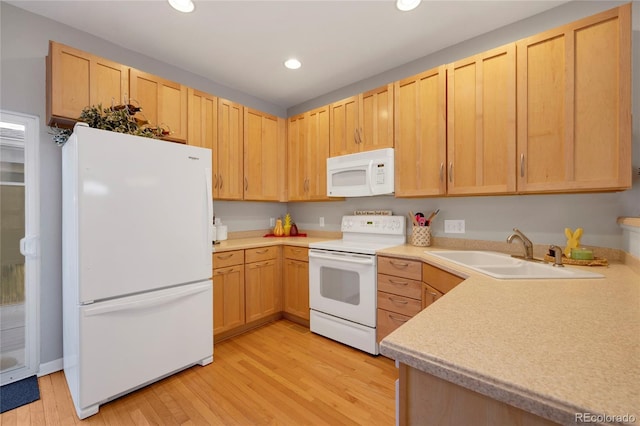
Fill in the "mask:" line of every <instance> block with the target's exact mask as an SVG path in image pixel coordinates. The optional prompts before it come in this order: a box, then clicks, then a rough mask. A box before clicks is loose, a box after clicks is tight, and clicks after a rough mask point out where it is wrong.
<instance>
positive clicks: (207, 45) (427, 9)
mask: <svg viewBox="0 0 640 426" xmlns="http://www.w3.org/2000/svg"><path fill="white" fill-rule="evenodd" d="M565 2H566V0H562V1H560V0H558V1H543V0H534V1H529V0H510V1H504V0H503V1H453V0H449V1H424V2H423V3H422V4H421V5H420V6H419V7H418V8H417V9H415V10H414V11H412V12H399V11H398V10H397V9H396V8H395V2H394V1H393V0H354V1H342V0H340V1H339V0H323V1H311V0H288V1H287V0H279V1H271V0H257V1H244V0H234V1H230V0H227V1H222V0H194V3H195V11H194V12H193V13H190V14H182V13H179V12H176V11H174V10H173V9H172V8H171V7H170V6H169V4H168V3H167V2H166V1H164V0H142V1H141V0H138V1H127V0H119V1H100V0H85V1H57V0H48V1H20V0H19V1H7V3H10V4H13V5H15V6H17V7H20V8H22V9H25V10H28V11H30V12H33V13H36V14H38V15H42V16H46V17H48V18H50V19H53V20H55V21H59V22H61V23H64V24H66V25H69V26H71V27H74V28H77V29H79V30H82V31H85V32H88V33H91V34H93V35H95V36H97V37H100V38H102V39H105V40H108V41H110V42H112V43H114V44H116V45H120V46H123V47H126V48H127V49H129V50H132V51H135V52H138V53H141V54H143V55H146V56H149V57H153V58H156V59H158V60H160V61H163V62H166V63H169V64H172V65H175V66H177V67H179V68H182V69H184V70H187V71H189V72H192V73H194V74H197V75H200V76H203V77H205V78H208V79H209V80H212V81H214V82H216V83H218V84H222V85H224V86H228V87H230V88H233V89H236V90H239V91H241V92H244V93H247V94H250V95H252V96H255V97H257V98H260V99H262V100H264V101H267V102H270V103H272V104H275V105H278V106H280V107H282V108H289V107H291V106H294V105H298V104H300V103H302V102H305V101H307V100H310V99H313V98H315V97H318V96H320V95H323V94H326V93H329V92H331V91H333V90H336V89H339V88H341V87H344V86H347V85H350V84H352V83H355V82H358V81H360V80H363V79H365V78H368V77H371V76H374V75H376V74H380V73H382V72H384V71H387V70H390V69H392V68H395V67H398V66H400V65H403V64H405V63H408V62H411V61H413V60H415V59H418V58H421V57H424V56H426V55H429V54H430V53H433V52H436V51H438V50H441V49H443V48H445V47H448V46H451V45H454V44H456V43H459V42H461V41H464V40H467V39H469V38H472V37H475V36H478V35H480V34H483V33H486V32H488V31H490V30H493V29H495V28H499V27H502V26H504V25H507V24H510V23H513V22H516V21H519V20H521V19H524V18H527V17H529V16H532V15H535V14H538V13H541V12H543V11H545V10H548V9H551V8H553V7H556V6H558V5H560V4H562V3H565ZM291 56H295V57H297V58H298V59H300V60H301V61H302V64H303V65H302V68H300V69H299V70H296V71H291V70H288V69H286V68H284V66H283V65H282V64H283V61H284V60H285V59H287V58H289V57H291Z"/></svg>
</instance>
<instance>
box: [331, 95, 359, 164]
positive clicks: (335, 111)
mask: <svg viewBox="0 0 640 426" xmlns="http://www.w3.org/2000/svg"><path fill="white" fill-rule="evenodd" d="M358 109H359V102H358V96H353V97H350V98H347V99H343V100H341V101H338V102H334V103H332V104H331V105H330V107H329V114H330V117H331V118H330V123H331V124H330V129H331V132H330V136H329V139H330V143H329V145H330V156H331V157H335V156H338V155H345V154H351V153H353V152H357V151H359V148H358V144H359V143H360V138H361V135H360V132H361V129H360V125H359V121H358Z"/></svg>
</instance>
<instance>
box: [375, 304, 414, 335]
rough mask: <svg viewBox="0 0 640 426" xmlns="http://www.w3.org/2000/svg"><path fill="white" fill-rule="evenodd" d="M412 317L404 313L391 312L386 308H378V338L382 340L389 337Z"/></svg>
mask: <svg viewBox="0 0 640 426" xmlns="http://www.w3.org/2000/svg"><path fill="white" fill-rule="evenodd" d="M410 319H411V317H410V316H408V315H402V314H399V313H396V312H389V311H386V310H384V309H378V312H377V320H378V321H377V325H376V340H377V341H378V342H380V341H381V340H382V339H384V338H385V337H387V335H389V334H390V333H391V332H392V331H394V330H395V329H396V328H398V327H400V326H401V325H402V324H404V323H405V322H407V321H409V320H410Z"/></svg>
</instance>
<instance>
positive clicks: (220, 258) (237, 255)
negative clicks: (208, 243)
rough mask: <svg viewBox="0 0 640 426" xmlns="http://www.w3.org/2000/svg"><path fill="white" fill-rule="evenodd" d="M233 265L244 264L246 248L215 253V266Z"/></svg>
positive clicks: (216, 267)
mask: <svg viewBox="0 0 640 426" xmlns="http://www.w3.org/2000/svg"><path fill="white" fill-rule="evenodd" d="M232 265H244V250H234V251H223V252H221V253H213V268H214V269H218V268H225V267H227V266H232Z"/></svg>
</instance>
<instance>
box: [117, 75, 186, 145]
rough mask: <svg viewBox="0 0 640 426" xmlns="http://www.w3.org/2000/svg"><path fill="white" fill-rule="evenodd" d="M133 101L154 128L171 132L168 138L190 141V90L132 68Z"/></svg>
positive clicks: (131, 86) (130, 76) (130, 80)
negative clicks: (188, 91)
mask: <svg viewBox="0 0 640 426" xmlns="http://www.w3.org/2000/svg"><path fill="white" fill-rule="evenodd" d="M129 88H130V90H131V102H132V103H133V104H137V105H139V106H140V107H141V108H142V111H141V112H140V113H139V114H141V115H142V116H144V118H145V119H146V120H148V121H149V125H150V126H152V127H160V128H162V129H164V130H168V131H169V132H170V134H169V136H166V137H165V139H168V140H173V141H178V142H186V141H187V104H188V101H187V97H188V96H187V87H186V86H183V85H181V84H179V83H175V82H173V81H169V80H165V79H164V78H160V77H158V76H155V75H152V74H149V73H146V72H143V71H140V70H137V69H135V68H131V69H130V70H129Z"/></svg>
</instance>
